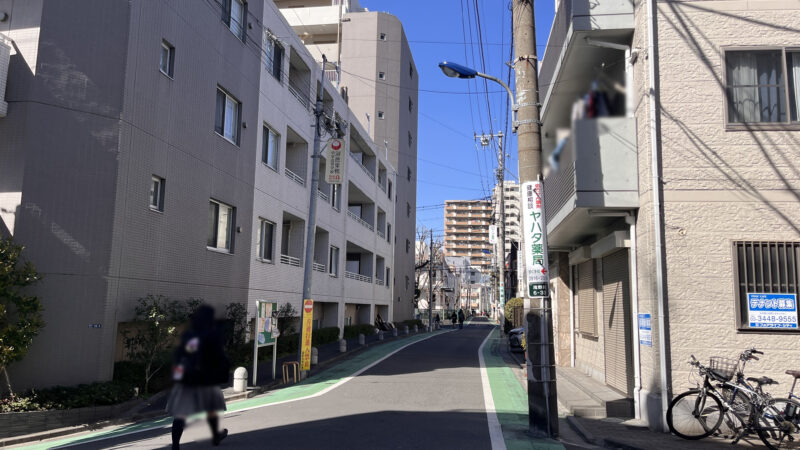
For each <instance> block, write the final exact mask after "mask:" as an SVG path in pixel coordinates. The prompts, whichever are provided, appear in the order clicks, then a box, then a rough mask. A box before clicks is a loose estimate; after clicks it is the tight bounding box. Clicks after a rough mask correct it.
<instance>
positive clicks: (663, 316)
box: [539, 0, 800, 428]
mask: <svg viewBox="0 0 800 450" xmlns="http://www.w3.org/2000/svg"><path fill="white" fill-rule="evenodd" d="M799 12H800V11H798V7H797V5H796V4H794V3H792V2H738V1H719V2H701V1H686V2H666V3H665V2H655V1H645V2H639V3H628V2H622V3H620V2H613V1H600V2H597V4H594V5H592V7H591V8H589V7H588V5H587V4H586V3H585V2H579V1H573V0H563V1H561V2H558V3H557V10H556V17H555V19H554V23H553V26H552V29H551V32H550V37H549V40H548V43H547V51H546V53H545V55H544V58H543V60H542V64H541V67H540V78H539V79H540V86H541V92H542V102H543V108H542V116H541V117H542V122H543V129H542V132H543V150H544V160H546V161H549V162H550V164H549V167H548V168H547V170H546V174H545V196H546V200H547V202H546V211H545V213H546V217H547V232H548V240H549V242H548V243H549V246H550V247H549V250H550V252H551V254H550V260H551V262H550V268H551V288H552V289H551V291H552V294H553V299H554V301H553V305H554V322H555V324H554V325H555V329H556V355H557V362H558V364H560V365H572V366H575V367H578V368H580V369H582V370H583V371H584V372H585V373H587V374H589V375H591V376H593V377H595V378H597V379H599V380H601V381H604V382H605V383H606V384H608V385H609V386H611V387H613V388H614V389H616V390H617V391H618V392H619V393H620V394H621V395H622V396H623V397H625V398H628V399H629V400H630V404H631V410H630V413H631V415H635V416H636V417H639V418H641V419H643V420H645V421H647V422H648V423H649V424H650V426H651V427H652V428H661V427H662V424H663V417H664V413H665V409H666V406H667V404H668V401H669V399H670V398H671V397H672V396H673V395H676V394H678V393H680V392H682V391H683V390H685V389H686V388H687V387H689V386H688V384H687V379H688V377H687V374H688V372H689V369H690V367H689V365H687V364H686V360H687V359H688V358H689V355H692V354H693V355H695V356H696V357H698V358H699V359H701V360H705V361H708V358H709V357H710V356H724V357H729V358H736V357H737V355H738V354H739V352H741V351H742V350H744V349H746V348H750V347H756V348H758V349H759V350H762V351H764V352H765V356H764V357H763V358H762V359H761V361H759V362H757V363H755V364H752V365H748V369H749V370H751V371H753V372H757V373H758V374H759V375H767V376H770V377H772V378H774V379H776V380H779V381H780V382H781V383H784V382H788V381H790V380H789V379H788V377H787V376H786V375H785V374H784V370H786V369H789V368H791V367H796V366H800V356H799V355H798V354H797V352H796V349H797V348H798V345H800V337H799V336H798V334H797V330H798V328H797V326H798V325H797V301H796V300H797V294H798V293H800V292H798V285H797V281H796V280H797V279H798V277H799V276H800V273H798V266H797V264H796V262H797V260H798V257H800V253H798V252H800V228H798V224H799V223H800V199H799V198H798V195H797V192H798V189H800V176H798V173H800V172H798V170H799V168H800V164H799V163H798V161H800V148H799V147H798V146H797V142H798V141H800V127H798V122H797V120H798V111H800V110H799V109H798V108H800V105H798V97H799V96H800V54H798V53H797V52H796V51H795V50H794V49H795V48H797V45H798V40H797V31H796V27H795V26H794V21H793V18H794V17H796V16H797V15H798V13H799ZM576 99H582V100H586V101H585V102H583V103H581V102H576ZM779 297H780V299H782V300H778V298H779ZM759 299H760V300H759ZM761 300H763V301H761ZM770 303H774V305H773V306H774V307H775V309H776V311H777V313H776V314H775V315H772V316H770V317H771V318H769V317H765V316H764V314H762V311H763V310H764V305H765V304H766V305H769V304H770ZM775 317H780V319H774V318H775Z"/></svg>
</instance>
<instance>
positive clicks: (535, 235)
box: [521, 181, 550, 297]
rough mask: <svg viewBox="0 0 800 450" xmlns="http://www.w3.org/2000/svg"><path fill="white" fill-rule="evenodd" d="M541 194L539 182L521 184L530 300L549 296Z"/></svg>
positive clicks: (523, 232) (541, 189)
mask: <svg viewBox="0 0 800 450" xmlns="http://www.w3.org/2000/svg"><path fill="white" fill-rule="evenodd" d="M542 191H543V186H542V183H541V182H540V181H529V182H527V183H523V184H522V191H521V193H522V227H523V231H522V234H523V238H524V240H525V247H524V248H523V251H524V253H525V269H526V271H527V273H526V275H527V276H526V280H525V281H526V282H527V284H528V296H529V297H548V296H549V295H550V273H549V272H548V269H547V241H546V236H545V228H544V227H545V223H544V208H543V201H542V198H543V197H542V194H543V192H542Z"/></svg>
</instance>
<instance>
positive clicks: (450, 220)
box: [444, 200, 493, 273]
mask: <svg viewBox="0 0 800 450" xmlns="http://www.w3.org/2000/svg"><path fill="white" fill-rule="evenodd" d="M491 218H492V204H491V202H489V201H487V200H447V201H445V203H444V249H445V256H451V257H457V256H463V257H467V258H469V260H470V265H472V266H475V267H478V268H479V269H480V270H481V272H483V273H490V272H491V269H492V261H493V258H492V245H491V244H489V224H490V223H491Z"/></svg>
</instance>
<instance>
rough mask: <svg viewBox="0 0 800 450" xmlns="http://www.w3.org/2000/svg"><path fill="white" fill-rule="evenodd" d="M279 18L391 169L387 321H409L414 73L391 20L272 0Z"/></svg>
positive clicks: (327, 3)
mask: <svg viewBox="0 0 800 450" xmlns="http://www.w3.org/2000/svg"><path fill="white" fill-rule="evenodd" d="M276 4H277V5H278V6H279V7H280V8H281V12H282V13H283V14H284V16H285V17H286V20H287V21H288V22H289V24H290V25H291V26H292V27H293V29H294V30H295V32H296V33H297V35H298V36H300V38H301V39H302V41H303V42H304V43H305V45H306V46H307V47H308V49H309V51H310V52H311V55H312V56H313V57H314V58H316V59H317V61H318V62H319V61H321V60H322V55H323V54H324V55H326V56H327V58H328V60H329V61H332V62H334V63H336V64H330V65H329V66H328V67H327V71H326V75H327V76H328V78H329V79H330V80H331V81H333V83H334V84H336V86H337V87H339V89H340V91H341V92H342V95H343V96H344V97H345V99H347V102H348V105H349V107H350V110H351V111H353V114H354V117H355V119H356V120H358V121H359V122H360V123H361V125H362V126H363V127H364V129H366V130H367V134H368V135H369V136H370V137H371V138H372V141H373V142H375V143H376V145H377V146H378V148H379V149H380V151H381V152H382V153H383V154H384V155H388V160H389V162H390V163H391V164H392V166H393V167H394V168H395V169H396V170H395V171H394V172H393V173H390V174H389V178H390V181H393V182H394V183H393V184H392V183H390V184H389V193H390V194H392V195H394V202H395V204H394V206H395V217H396V218H397V221H396V223H395V224H394V230H395V237H396V240H397V248H398V251H397V252H395V258H394V267H396V268H397V271H396V272H395V277H394V281H393V283H394V288H395V294H394V295H395V298H394V302H393V307H394V315H395V317H397V318H398V319H408V318H411V316H412V314H413V308H414V305H413V297H414V285H413V280H414V248H413V246H414V240H415V238H416V236H415V231H416V204H417V203H416V202H417V178H416V174H417V118H418V110H417V108H418V105H419V101H418V88H419V74H418V72H417V68H416V64H415V63H414V57H413V55H412V54H411V48H410V47H409V45H408V39H407V38H406V35H405V32H404V30H403V24H402V23H401V22H400V21H399V20H398V19H397V17H395V16H393V15H391V14H389V13H386V12H375V11H368V10H367V9H366V8H363V7H361V5H360V4H359V2H358V1H357V0H341V1H339V0H303V1H299V0H277V1H276Z"/></svg>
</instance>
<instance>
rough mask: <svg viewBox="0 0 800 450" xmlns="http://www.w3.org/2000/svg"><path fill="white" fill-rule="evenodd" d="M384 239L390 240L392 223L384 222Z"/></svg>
mask: <svg viewBox="0 0 800 450" xmlns="http://www.w3.org/2000/svg"><path fill="white" fill-rule="evenodd" d="M386 240H387V241H388V242H392V224H390V223H387V224H386Z"/></svg>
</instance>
